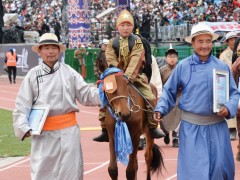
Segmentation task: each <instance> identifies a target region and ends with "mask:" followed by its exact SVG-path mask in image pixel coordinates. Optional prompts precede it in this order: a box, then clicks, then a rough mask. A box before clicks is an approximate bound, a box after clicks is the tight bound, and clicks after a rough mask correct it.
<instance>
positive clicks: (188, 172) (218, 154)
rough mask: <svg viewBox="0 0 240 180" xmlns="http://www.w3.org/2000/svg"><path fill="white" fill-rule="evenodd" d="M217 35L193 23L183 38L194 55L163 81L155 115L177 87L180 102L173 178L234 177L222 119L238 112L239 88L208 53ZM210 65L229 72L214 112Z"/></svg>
mask: <svg viewBox="0 0 240 180" xmlns="http://www.w3.org/2000/svg"><path fill="white" fill-rule="evenodd" d="M217 38H218V35H217V34H215V33H213V31H212V29H211V28H210V27H208V26H206V25H204V24H197V25H195V26H194V27H193V28H192V30H191V35H190V36H188V37H186V38H185V41H186V42H188V43H191V44H192V47H193V49H194V53H193V55H191V56H190V57H187V58H186V59H184V60H182V61H180V62H179V63H178V65H177V67H176V68H175V70H174V72H173V73H172V75H171V76H170V77H169V79H168V81H167V82H166V84H165V85H164V87H163V93H162V96H161V98H160V99H159V101H158V104H157V107H156V109H155V112H156V113H155V114H154V119H155V120H156V121H158V122H159V121H160V119H161V118H162V117H163V116H164V115H166V114H167V113H168V112H169V111H170V110H171V109H172V108H173V107H174V104H175V102H176V97H177V92H178V89H179V88H180V87H181V88H182V96H181V97H180V101H179V108H180V109H181V110H182V115H181V125H180V129H179V153H178V170H177V177H178V180H234V175H235V167H234V159H233V153H232V147H231V143H230V138H229V132H228V126H227V123H226V121H225V118H226V119H229V118H233V117H234V116H235V115H236V112H237V106H238V99H239V93H238V91H237V87H236V84H235V82H234V79H233V77H232V74H231V71H230V69H229V67H228V65H227V64H225V63H224V62H222V61H220V60H219V59H217V58H216V57H215V56H213V55H212V53H211V52H212V46H213V43H212V41H214V40H216V39H217ZM213 69H217V70H224V71H227V72H228V74H229V101H227V102H226V103H225V104H224V105H223V106H222V107H221V108H220V110H219V112H218V113H214V111H213Z"/></svg>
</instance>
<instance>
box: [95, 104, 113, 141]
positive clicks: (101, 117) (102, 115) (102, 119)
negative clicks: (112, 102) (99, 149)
mask: <svg viewBox="0 0 240 180" xmlns="http://www.w3.org/2000/svg"><path fill="white" fill-rule="evenodd" d="M105 117H106V108H100V109H99V121H100V122H101V128H102V133H101V134H100V135H99V136H97V137H95V138H93V141H97V142H109V138H108V132H107V129H106V125H105Z"/></svg>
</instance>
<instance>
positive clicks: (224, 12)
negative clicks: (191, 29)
mask: <svg viewBox="0 0 240 180" xmlns="http://www.w3.org/2000/svg"><path fill="white" fill-rule="evenodd" d="M113 7H116V3H115V1H110V0H109V1H104V0H98V1H97V0H96V1H95V2H93V4H92V5H91V6H90V12H91V13H90V17H91V18H92V22H93V23H92V32H93V37H95V36H96V35H97V34H99V33H100V35H102V36H103V37H100V39H101V38H108V39H109V38H111V37H112V36H114V35H115V34H116V31H115V21H116V12H115V11H112V12H111V13H110V14H108V15H107V16H105V17H103V18H101V19H96V18H95V17H96V15H98V14H99V13H101V12H102V11H104V10H107V9H108V8H113ZM130 11H131V12H132V14H133V16H134V20H135V29H136V28H139V30H140V33H141V34H142V35H143V36H144V37H146V38H147V39H149V40H150V41H151V40H152V38H151V36H150V31H151V30H155V27H154V26H155V22H157V25H158V26H159V27H161V26H175V25H181V24H184V23H186V22H189V23H190V24H197V23H198V22H201V21H209V22H232V21H236V22H238V21H239V14H240V1H239V0H131V3H130ZM150 29H151V30H150Z"/></svg>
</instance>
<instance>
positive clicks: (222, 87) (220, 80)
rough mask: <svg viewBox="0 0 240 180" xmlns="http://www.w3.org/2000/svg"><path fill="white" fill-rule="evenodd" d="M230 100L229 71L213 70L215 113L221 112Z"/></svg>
mask: <svg viewBox="0 0 240 180" xmlns="http://www.w3.org/2000/svg"><path fill="white" fill-rule="evenodd" d="M228 100H229V74H228V71H224V70H217V69H213V112H219V110H220V109H221V107H222V106H224V104H225V103H226V102H228Z"/></svg>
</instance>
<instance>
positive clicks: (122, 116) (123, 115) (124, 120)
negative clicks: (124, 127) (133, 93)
mask: <svg viewBox="0 0 240 180" xmlns="http://www.w3.org/2000/svg"><path fill="white" fill-rule="evenodd" d="M130 116H131V114H130V113H127V114H123V113H121V119H122V121H123V122H126V121H127V120H128V119H129V118H130Z"/></svg>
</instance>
